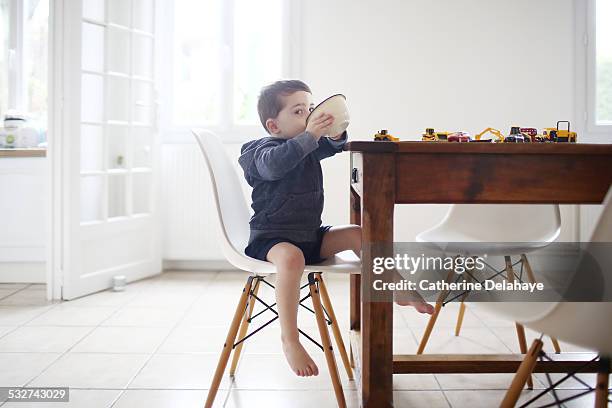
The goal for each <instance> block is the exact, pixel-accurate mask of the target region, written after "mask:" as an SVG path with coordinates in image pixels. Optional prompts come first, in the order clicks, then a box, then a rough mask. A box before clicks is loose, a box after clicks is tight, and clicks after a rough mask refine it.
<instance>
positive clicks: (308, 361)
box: [267, 242, 319, 377]
mask: <svg viewBox="0 0 612 408" xmlns="http://www.w3.org/2000/svg"><path fill="white" fill-rule="evenodd" d="M267 259H268V261H270V262H272V263H273V264H274V265H275V266H276V269H277V270H276V272H277V273H276V304H277V306H278V318H279V321H280V326H281V341H282V343H283V352H284V353H285V357H286V358H287V362H288V363H289V366H291V369H292V370H293V371H294V372H295V373H296V374H297V375H299V376H301V377H304V376H306V377H307V376H311V375H318V374H319V369H318V368H317V365H316V364H315V362H314V361H313V360H312V358H310V356H309V355H308V353H307V352H306V350H305V349H304V347H303V346H302V344H301V343H300V341H299V333H298V327H297V311H298V303H299V298H300V279H301V277H302V274H303V273H304V254H303V253H302V250H301V249H299V248H298V247H296V246H295V245H293V244H290V243H289V242H279V243H278V244H276V245H274V246H273V247H272V248H270V250H269V251H268V255H267Z"/></svg>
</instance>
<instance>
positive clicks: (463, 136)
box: [447, 132, 472, 143]
mask: <svg viewBox="0 0 612 408" xmlns="http://www.w3.org/2000/svg"><path fill="white" fill-rule="evenodd" d="M471 140H472V138H471V137H470V134H469V133H465V132H453V133H450V134H449V135H448V139H447V141H449V142H459V143H466V142H469V141H471Z"/></svg>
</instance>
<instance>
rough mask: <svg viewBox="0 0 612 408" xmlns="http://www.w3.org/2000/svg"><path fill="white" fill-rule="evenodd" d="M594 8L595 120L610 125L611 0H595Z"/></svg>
mask: <svg viewBox="0 0 612 408" xmlns="http://www.w3.org/2000/svg"><path fill="white" fill-rule="evenodd" d="M596 8H597V10H596V13H597V14H596V16H597V17H596V22H595V29H596V40H595V41H596V51H595V53H596V54H595V60H596V70H597V73H596V78H597V79H596V85H595V89H596V93H595V100H596V108H595V120H596V123H597V124H598V125H612V24H610V20H611V19H612V0H597V5H596Z"/></svg>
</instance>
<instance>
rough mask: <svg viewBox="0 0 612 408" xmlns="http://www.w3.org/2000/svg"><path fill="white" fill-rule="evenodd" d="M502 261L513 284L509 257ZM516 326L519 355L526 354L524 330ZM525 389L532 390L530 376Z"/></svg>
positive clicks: (521, 326)
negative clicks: (504, 262)
mask: <svg viewBox="0 0 612 408" xmlns="http://www.w3.org/2000/svg"><path fill="white" fill-rule="evenodd" d="M504 260H505V261H506V277H507V280H508V282H510V283H513V282H514V269H512V260H511V259H510V257H509V256H505V257H504ZM515 325H516V335H517V338H518V343H519V348H520V350H521V354H525V353H527V339H526V338H525V328H524V327H523V325H522V324H518V323H515ZM527 387H528V388H529V389H530V390H532V389H533V378H531V375H529V377H528V378H527Z"/></svg>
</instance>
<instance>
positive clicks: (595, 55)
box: [576, 0, 612, 143]
mask: <svg viewBox="0 0 612 408" xmlns="http://www.w3.org/2000/svg"><path fill="white" fill-rule="evenodd" d="M611 15H612V0H587V1H584V2H577V3H576V16H577V20H576V28H577V30H576V33H577V34H578V35H580V36H581V37H582V36H584V38H581V39H580V40H581V42H583V44H584V48H583V47H579V48H577V54H576V63H577V65H576V70H577V73H578V74H579V76H578V77H577V78H576V81H577V85H578V87H579V89H580V88H583V89H585V92H584V94H582V95H580V94H579V95H577V97H578V99H577V109H578V111H577V114H578V115H582V114H584V120H585V122H584V124H585V133H586V136H587V138H590V137H594V139H593V141H595V140H601V137H602V136H603V137H604V138H605V141H606V142H607V143H609V142H610V141H611V140H610V138H609V137H610V136H611V135H612V26H611V25H610V24H609V20H610V16H611ZM582 64H583V65H582ZM584 70H586V71H584ZM583 72H584V74H583ZM583 95H584V96H583ZM583 97H584V98H585V99H584V101H583V100H582V98H583Z"/></svg>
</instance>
